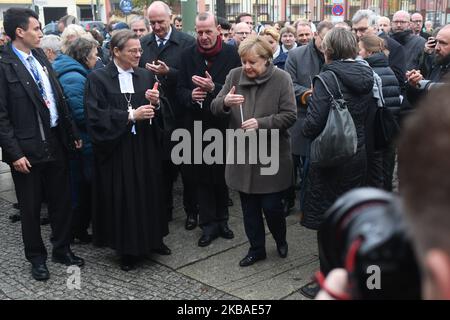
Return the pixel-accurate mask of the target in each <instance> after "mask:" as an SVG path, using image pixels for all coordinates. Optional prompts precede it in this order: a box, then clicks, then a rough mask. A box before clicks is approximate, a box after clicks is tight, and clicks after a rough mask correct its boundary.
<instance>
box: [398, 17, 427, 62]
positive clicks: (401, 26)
mask: <svg viewBox="0 0 450 320" xmlns="http://www.w3.org/2000/svg"><path fill="white" fill-rule="evenodd" d="M410 22H411V17H410V15H409V13H408V12H406V11H403V10H400V11H397V12H396V13H395V14H394V16H393V18H392V33H393V34H392V38H393V39H394V40H396V41H397V42H399V43H400V44H401V45H402V46H403V49H404V50H405V56H406V69H407V70H412V69H419V66H420V63H419V57H420V55H421V54H422V52H423V50H424V47H425V43H426V40H425V39H424V38H422V37H417V36H415V35H414V34H413V32H412V30H411V27H410Z"/></svg>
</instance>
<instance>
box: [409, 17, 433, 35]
mask: <svg viewBox="0 0 450 320" xmlns="http://www.w3.org/2000/svg"><path fill="white" fill-rule="evenodd" d="M411 30H412V32H413V33H414V34H415V35H416V36H420V37H422V38H424V39H425V40H428V38H429V37H431V34H429V33H427V32H424V31H423V17H422V15H421V14H420V13H418V12H416V13H413V14H412V15H411Z"/></svg>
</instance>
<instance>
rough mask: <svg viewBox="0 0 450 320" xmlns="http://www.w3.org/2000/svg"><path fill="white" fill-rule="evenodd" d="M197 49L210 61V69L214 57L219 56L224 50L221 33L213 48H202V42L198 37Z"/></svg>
mask: <svg viewBox="0 0 450 320" xmlns="http://www.w3.org/2000/svg"><path fill="white" fill-rule="evenodd" d="M197 50H198V52H199V53H200V54H201V55H202V56H203V57H204V58H205V60H206V61H207V62H208V69H210V68H211V65H212V63H213V61H214V57H215V56H217V55H218V54H219V53H220V51H221V50H222V36H221V35H220V34H219V35H218V36H217V41H216V44H215V45H214V47H212V48H211V49H204V48H202V47H201V46H200V42H199V41H198V39H197Z"/></svg>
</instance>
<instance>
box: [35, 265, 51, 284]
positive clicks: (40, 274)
mask: <svg viewBox="0 0 450 320" xmlns="http://www.w3.org/2000/svg"><path fill="white" fill-rule="evenodd" d="M31 275H32V276H33V278H34V279H35V280H37V281H45V280H48V278H50V273H49V272H48V269H47V266H46V264H45V263H32V264H31Z"/></svg>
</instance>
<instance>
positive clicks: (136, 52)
mask: <svg viewBox="0 0 450 320" xmlns="http://www.w3.org/2000/svg"><path fill="white" fill-rule="evenodd" d="M142 52H144V50H142V48H141V49H130V50H128V51H127V53H129V54H132V55H137V54H138V53H139V54H142Z"/></svg>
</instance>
